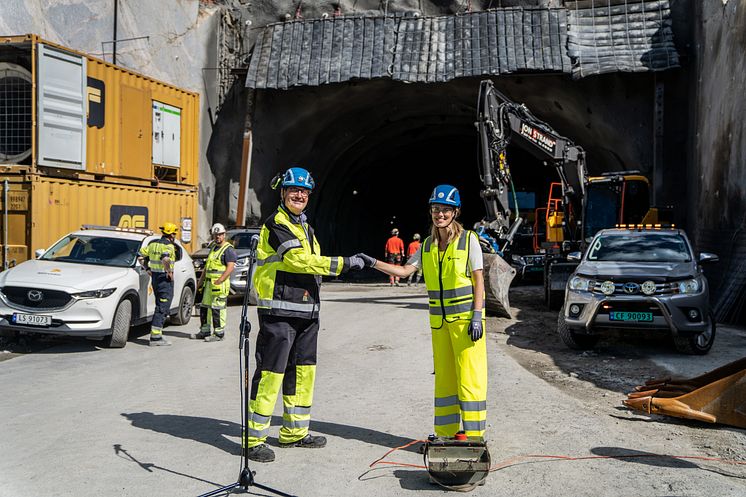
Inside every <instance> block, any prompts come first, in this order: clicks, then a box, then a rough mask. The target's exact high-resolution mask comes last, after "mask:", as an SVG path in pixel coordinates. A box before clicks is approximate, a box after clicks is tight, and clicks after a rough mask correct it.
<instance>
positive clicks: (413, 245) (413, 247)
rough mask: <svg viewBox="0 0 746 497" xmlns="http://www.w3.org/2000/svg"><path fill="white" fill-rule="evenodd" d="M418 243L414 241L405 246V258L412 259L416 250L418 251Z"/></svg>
mask: <svg viewBox="0 0 746 497" xmlns="http://www.w3.org/2000/svg"><path fill="white" fill-rule="evenodd" d="M420 245H421V244H420V241H419V240H415V241H413V242H409V246H407V257H412V256H413V255H414V254H416V253H417V251H418V250H420Z"/></svg>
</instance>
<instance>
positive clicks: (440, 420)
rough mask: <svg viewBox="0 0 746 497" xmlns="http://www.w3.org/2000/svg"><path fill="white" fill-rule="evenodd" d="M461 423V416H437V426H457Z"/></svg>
mask: <svg viewBox="0 0 746 497" xmlns="http://www.w3.org/2000/svg"><path fill="white" fill-rule="evenodd" d="M460 422H461V415H460V414H449V415H447V416H435V426H443V425H455V424H458V423H460Z"/></svg>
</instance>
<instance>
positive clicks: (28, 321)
mask: <svg viewBox="0 0 746 497" xmlns="http://www.w3.org/2000/svg"><path fill="white" fill-rule="evenodd" d="M12 319H13V322H14V323H15V324H23V325H26V326H49V325H51V324H52V316H45V315H43V314H18V313H15V314H13V318H12Z"/></svg>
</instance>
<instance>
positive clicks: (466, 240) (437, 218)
mask: <svg viewBox="0 0 746 497" xmlns="http://www.w3.org/2000/svg"><path fill="white" fill-rule="evenodd" d="M429 204H430V216H431V219H432V229H431V232H430V236H428V237H427V238H426V239H425V241H424V242H423V243H422V246H421V247H420V248H419V250H418V251H417V252H416V253H415V254H414V255H413V256H412V257H410V258H409V260H408V261H407V262H406V264H405V265H404V266H398V265H393V264H387V263H385V262H381V261H377V260H376V259H374V258H373V257H370V256H368V255H366V254H357V255H358V256H359V257H361V258H362V259H363V260H364V261H365V265H366V267H374V268H376V269H378V270H379V271H381V272H383V273H386V274H389V275H392V274H393V275H396V276H399V277H402V278H405V277H407V276H409V275H411V274H412V273H414V272H415V271H416V270H417V268H419V267H421V268H422V272H423V274H424V277H425V285H426V286H427V293H428V297H429V307H430V328H431V330H432V346H433V362H434V365H435V420H434V425H435V434H436V435H437V436H439V437H453V436H454V435H455V434H456V433H457V432H459V430H460V429H461V428H462V427H463V431H464V432H465V433H466V435H467V436H468V437H476V438H480V439H483V438H484V432H485V427H486V423H487V345H486V340H485V337H484V336H483V335H484V327H485V322H484V314H483V309H484V300H485V293H484V275H483V266H484V263H483V260H482V251H481V248H480V246H479V240H478V239H477V235H476V233H474V232H473V231H467V230H464V228H463V226H462V225H461V224H460V223H459V222H458V221H456V218H458V215H459V213H460V210H461V197H460V195H459V191H458V189H456V188H455V187H453V186H451V185H439V186H437V187H435V189H434V190H433V193H432V195H431V196H430V201H429Z"/></svg>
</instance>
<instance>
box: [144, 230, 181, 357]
mask: <svg viewBox="0 0 746 497" xmlns="http://www.w3.org/2000/svg"><path fill="white" fill-rule="evenodd" d="M160 230H161V233H163V236H162V237H161V238H159V239H158V240H153V241H151V242H150V243H148V244H147V245H146V246H144V247H142V248H141V249H140V256H139V257H138V259H139V260H140V263H141V264H142V265H143V267H145V269H146V270H147V271H148V274H149V275H150V278H151V286H152V287H153V293H155V312H154V313H153V322H152V323H151V324H150V346H151V347H153V346H159V345H171V342H169V341H168V340H166V339H165V338H163V324H164V323H165V322H166V316H168V312H169V310H171V300H173V298H174V272H173V264H174V262H176V248H175V246H174V240H175V239H176V232H177V231H178V228H177V227H176V225H175V224H174V223H164V224H163V226H161V228H160Z"/></svg>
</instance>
